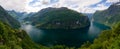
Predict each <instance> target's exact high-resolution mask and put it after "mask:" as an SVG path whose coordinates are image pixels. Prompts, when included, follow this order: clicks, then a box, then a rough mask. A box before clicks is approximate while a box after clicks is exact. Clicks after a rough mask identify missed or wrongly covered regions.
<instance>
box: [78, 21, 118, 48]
mask: <svg viewBox="0 0 120 49" xmlns="http://www.w3.org/2000/svg"><path fill="white" fill-rule="evenodd" d="M80 49H120V22H119V23H118V24H116V25H115V26H114V27H113V28H112V29H111V30H105V31H103V32H102V33H101V34H100V35H99V37H98V38H96V39H95V40H94V42H93V44H91V43H90V42H86V43H85V44H84V45H82V46H81V48H80Z"/></svg>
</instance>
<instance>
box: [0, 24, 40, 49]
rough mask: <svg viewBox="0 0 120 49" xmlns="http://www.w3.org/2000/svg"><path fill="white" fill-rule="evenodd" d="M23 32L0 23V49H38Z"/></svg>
mask: <svg viewBox="0 0 120 49" xmlns="http://www.w3.org/2000/svg"><path fill="white" fill-rule="evenodd" d="M40 48H42V47H40V46H38V45H36V44H35V43H34V42H32V40H31V39H30V38H29V36H28V35H27V34H26V32H25V31H23V30H16V29H12V28H11V27H10V26H9V25H7V24H4V23H2V22H0V49H40Z"/></svg>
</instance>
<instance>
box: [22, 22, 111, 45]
mask: <svg viewBox="0 0 120 49" xmlns="http://www.w3.org/2000/svg"><path fill="white" fill-rule="evenodd" d="M22 28H23V29H24V30H25V31H27V33H28V35H29V36H30V37H31V39H32V40H33V41H35V42H36V43H39V44H42V45H45V46H52V45H67V46H70V47H73V46H74V47H79V46H81V45H82V44H83V43H84V42H86V41H90V42H92V41H93V40H94V39H95V38H97V37H98V35H99V34H100V33H101V31H102V30H106V29H110V28H109V27H107V26H105V25H102V24H98V23H91V26H90V27H87V28H84V29H76V30H62V29H55V30H41V29H37V28H35V27H34V26H32V25H23V26H22Z"/></svg>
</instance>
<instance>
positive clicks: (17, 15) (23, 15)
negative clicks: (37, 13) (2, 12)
mask: <svg viewBox="0 0 120 49" xmlns="http://www.w3.org/2000/svg"><path fill="white" fill-rule="evenodd" d="M7 12H8V13H9V14H10V15H11V16H13V17H14V18H15V19H16V20H18V21H20V22H21V21H22V20H23V19H24V18H26V17H30V16H31V15H33V14H34V13H33V12H31V13H26V12H16V11H14V10H11V11H7Z"/></svg>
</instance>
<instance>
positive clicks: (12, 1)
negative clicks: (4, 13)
mask: <svg viewBox="0 0 120 49" xmlns="http://www.w3.org/2000/svg"><path fill="white" fill-rule="evenodd" d="M26 4H27V0H0V5H1V6H2V7H4V8H5V9H7V10H16V11H24V10H25V6H26Z"/></svg>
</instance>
